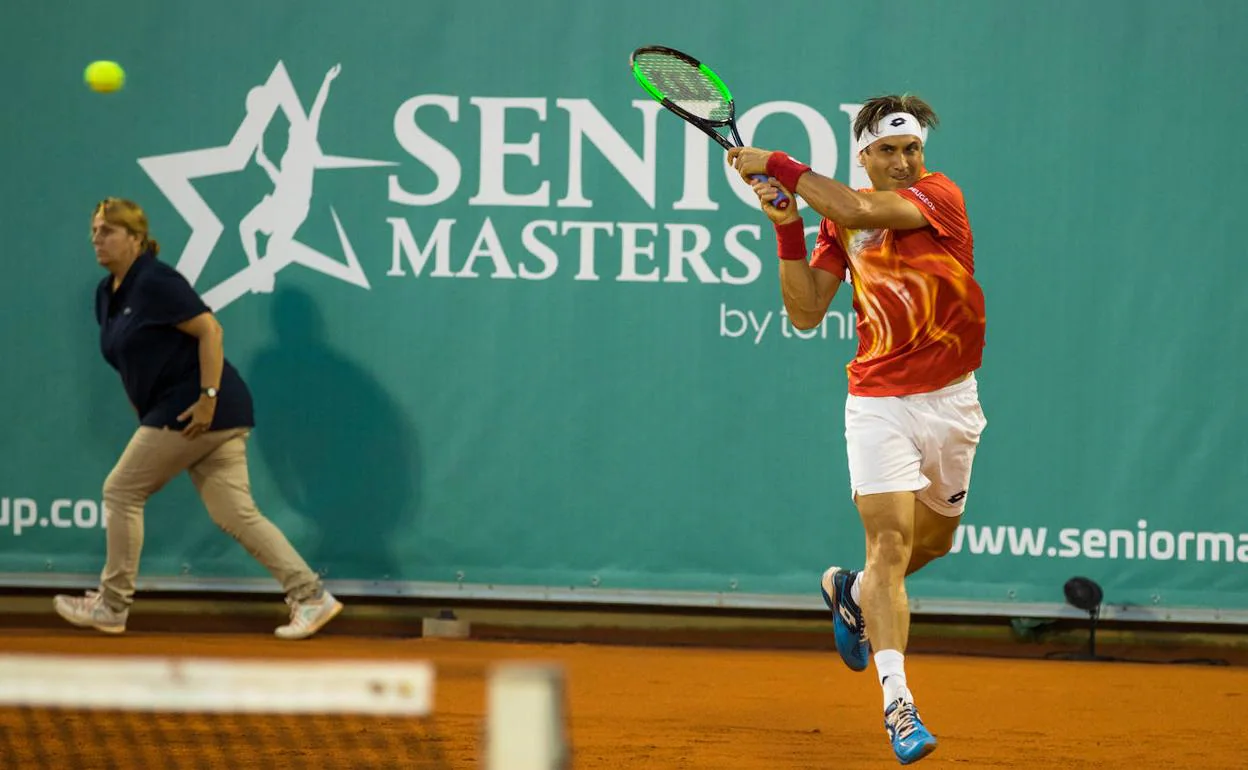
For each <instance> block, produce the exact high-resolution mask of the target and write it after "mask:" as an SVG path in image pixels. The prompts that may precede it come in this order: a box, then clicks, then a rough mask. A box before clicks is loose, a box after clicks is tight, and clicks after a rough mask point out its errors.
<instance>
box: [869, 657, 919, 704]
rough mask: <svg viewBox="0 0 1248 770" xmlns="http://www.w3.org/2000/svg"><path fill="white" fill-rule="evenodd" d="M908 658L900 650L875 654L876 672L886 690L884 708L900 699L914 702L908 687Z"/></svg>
mask: <svg viewBox="0 0 1248 770" xmlns="http://www.w3.org/2000/svg"><path fill="white" fill-rule="evenodd" d="M905 665H906V656H905V655H902V654H901V652H900V651H898V650H880V651H879V652H877V653H876V654H875V672H876V673H877V674H878V675H879V677H880V686H881V687H883V688H884V708H888V706H889V704H891V703H892V702H893V701H895V700H897V699H898V698H902V699H903V700H907V701H910V702H912V703H913V702H914V696H913V695H912V694H911V693H910V688H908V687H906V668H905Z"/></svg>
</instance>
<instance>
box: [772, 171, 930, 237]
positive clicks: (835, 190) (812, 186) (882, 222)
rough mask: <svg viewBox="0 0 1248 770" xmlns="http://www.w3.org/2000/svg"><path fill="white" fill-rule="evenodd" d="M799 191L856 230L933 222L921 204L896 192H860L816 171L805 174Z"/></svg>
mask: <svg viewBox="0 0 1248 770" xmlns="http://www.w3.org/2000/svg"><path fill="white" fill-rule="evenodd" d="M795 192H796V193H797V194H798V195H800V196H801V197H802V198H803V199H804V200H805V201H806V203H808V204H809V205H810V207H811V208H812V209H814V210H815V211H817V212H819V213H820V214H822V215H823V216H825V217H827V218H828V219H831V220H832V221H833V222H836V223H837V224H839V225H843V226H844V227H848V228H851V229H853V230H873V229H877V228H888V229H889V230H917V229H919V228H921V227H927V226H928V224H929V222H928V221H927V217H926V216H924V215H923V212H922V211H920V210H919V207H918V206H916V205H914V203H913V202H912V201H910V200H909V199H908V198H903V197H902V196H900V195H898V194H897V193H895V192H891V191H881V192H859V191H857V190H854V189H852V188H850V187H848V186H846V185H844V184H842V183H840V182H838V181H836V180H835V179H829V178H828V177H826V176H820V175H819V174H816V173H815V172H813V171H809V172H807V173H805V174H802V176H801V178H800V179H799V180H798V182H797V190H795Z"/></svg>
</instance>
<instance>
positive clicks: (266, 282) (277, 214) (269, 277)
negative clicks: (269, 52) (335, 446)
mask: <svg viewBox="0 0 1248 770" xmlns="http://www.w3.org/2000/svg"><path fill="white" fill-rule="evenodd" d="M341 70H342V67H341V65H335V66H334V67H333V68H331V69H330V70H329V71H328V72H327V73H325V79H324V81H323V82H322V83H321V89H320V91H319V92H318V93H317V96H316V100H315V102H314V103H313V105H312V109H311V110H309V111H308V112H306V113H305V112H304V109H303V105H302V104H301V103H300V101H299V95H298V94H297V93H296V92H295V87H294V84H293V83H292V82H291V79H290V76H289V75H288V74H287V72H286V67H285V65H284V64H283V63H282V62H280V61H279V62H278V63H277V65H276V66H275V67H274V68H273V72H272V74H270V75H269V79H268V80H267V81H265V82H264V83H263V84H262V85H259V86H256V87H255V88H252V89H251V91H250V92H248V94H247V98H246V110H247V114H246V117H244V118H243V122H242V124H240V125H239V127H238V130H237V131H235V132H234V136H233V138H232V139H230V141H229V144H225V145H222V146H220V147H209V148H205V149H201V150H188V151H185V152H177V153H172V154H169V155H155V156H151V157H147V158H140V159H139V166H140V167H141V168H142V169H143V171H144V172H146V173H147V175H148V177H149V178H150V179H151V180H152V182H153V183H154V184H155V185H156V187H157V189H159V190H160V191H161V193H163V194H164V196H165V198H167V199H168V200H169V203H170V204H171V205H172V206H173V207H174V208H175V209H176V210H177V212H178V214H180V215H181V216H182V218H183V219H184V220H186V223H187V224H188V225H190V228H191V235H190V238H188V239H187V242H186V247H185V248H184V249H183V250H182V254H181V256H180V257H179V258H178V262H177V265H176V267H177V269H178V271H179V272H181V273H182V274H183V275H184V276H186V279H187V280H188V281H190V282H191V285H194V284H195V283H196V282H197V281H198V280H199V276H200V273H202V272H203V269H204V265H206V264H207V262H208V259H209V257H211V256H212V253H213V250H214V249H215V248H216V246H217V242H218V241H219V240H220V239H221V234H222V232H224V230H225V228H224V226H223V225H222V224H221V220H220V219H219V218H218V217H217V215H216V214H215V213H213V211H212V209H211V208H210V207H209V206H208V204H207V203H206V202H205V201H204V199H203V197H202V196H201V195H200V194H199V193H198V192H197V191H196V190H195V187H194V185H193V184H192V182H191V180H193V179H198V178H200V177H207V176H214V175H218V174H232V173H236V172H239V171H242V170H243V169H245V168H247V166H248V164H249V163H250V162H251V161H252V159H253V158H254V159H255V161H256V164H257V165H258V166H260V167H261V168H262V169H264V171H265V172H266V173H267V174H268V176H269V179H270V180H271V181H272V182H273V192H272V193H270V194H268V195H266V196H264V198H263V200H261V201H260V202H259V203H258V204H257V205H256V206H255V207H254V208H253V209H252V210H251V211H250V212H249V213H248V214H247V215H246V216H244V217H243V219H242V221H241V222H240V223H239V226H238V232H239V237H240V240H241V241H242V249H243V252H244V253H245V254H246V256H247V266H246V267H245V268H243V269H241V270H240V271H239V272H237V273H235V274H234V275H232V276H230V277H229V278H227V279H225V280H224V281H222V282H221V283H219V284H217V285H216V286H213V287H212V288H210V289H208V290H207V291H205V292H204V293H203V297H204V302H206V303H207V304H208V306H209V307H211V308H212V309H213V310H214V311H216V310H220V309H221V308H223V307H225V306H226V305H229V304H230V303H231V302H233V301H235V300H236V299H238V298H239V297H241V296H243V295H244V294H246V293H248V292H253V293H267V292H271V291H272V290H273V283H274V280H275V276H276V275H277V273H278V272H279V271H280V270H282V269H283V268H285V267H287V266H288V265H302V266H304V267H307V268H310V269H312V270H315V271H317V272H319V273H322V274H324V275H327V276H330V277H332V278H337V279H338V280H340V281H345V282H347V283H350V284H353V285H356V286H360V287H362V288H364V289H368V288H369V283H368V277H367V276H365V275H364V271H363V269H362V268H361V267H360V262H359V259H357V258H356V255H355V250H354V249H353V248H352V247H351V241H350V239H348V238H347V233H346V230H345V229H343V226H342V222H341V221H340V220H339V218H338V212H337V211H335V210H334V208H333V206H330V209H329V213H330V216H331V217H332V218H333V220H334V227H335V229H336V230H337V232H338V241H339V244H340V245H341V248H342V258H341V259H335V258H334V257H331V256H329V255H328V254H323V253H321V252H319V251H317V250H315V249H313V248H312V247H310V246H308V245H307V244H304V243H301V242H300V241H299V240H297V239H296V237H295V235H296V233H297V232H298V230H299V227H300V226H301V225H302V224H303V222H304V221H305V220H306V219H307V217H308V214H309V211H310V208H311V202H312V182H313V177H314V176H315V172H317V171H319V170H324V169H347V168H368V167H377V166H395V165H398V164H397V163H392V162H389V161H380V160H368V159H364V158H346V157H338V156H333V155H325V154H324V153H323V152H322V151H321V147H320V144H319V143H318V141H317V130H318V128H319V126H320V120H321V112H322V110H323V109H324V107H325V100H326V99H327V97H328V95H329V87H330V84H331V83H332V82H333V80H334V79H335V78H336V77H337V76H338V73H339V72H340V71H341ZM278 110H281V112H282V114H283V115H284V116H285V117H286V120H287V122H288V123H289V126H290V129H289V131H290V133H289V138H288V141H287V145H286V150H285V152H284V153H283V154H282V158H281V161H280V163H279V164H277V165H274V163H273V162H272V161H271V160H269V158H268V157H267V156H266V155H265V154H264V146H263V142H264V134H265V129H266V128H268V126H269V123H270V122H271V121H272V120H273V117H274V116H275V115H276V114H277V112H278ZM258 233H264V234H265V235H267V236H268V242H267V244H266V246H265V253H264V254H263V255H261V254H259V253H258V252H257V248H256V246H257V234H258Z"/></svg>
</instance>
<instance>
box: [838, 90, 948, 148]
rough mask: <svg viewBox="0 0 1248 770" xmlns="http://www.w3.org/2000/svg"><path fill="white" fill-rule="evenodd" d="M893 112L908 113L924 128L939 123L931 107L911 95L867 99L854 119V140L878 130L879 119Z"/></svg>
mask: <svg viewBox="0 0 1248 770" xmlns="http://www.w3.org/2000/svg"><path fill="white" fill-rule="evenodd" d="M894 112H908V113H910V114H911V115H913V116H914V117H915V119H916V120H918V121H919V125H921V126H923V127H924V128H934V127H935V126H936V125H937V124H939V123H940V118H938V117H936V111H935V110H933V109H932V107H931V105H930V104H928V103H927V102H925V101H923V100H922V99H920V98H919V97H917V96H914V95H912V94H889V95H887V96H876V97H872V98H871V99H868V100H867V101H866V103H865V104H863V105H862V109H861V110H859V111H858V117H856V118H854V139H860V138H862V134H863V132H865V131H866V130H867V129H870V130H871V131H872V132H876V131H878V130H879V128H880V119H881V118H883V117H884V116H885V115H890V114H892V113H894Z"/></svg>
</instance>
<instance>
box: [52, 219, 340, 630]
mask: <svg viewBox="0 0 1248 770" xmlns="http://www.w3.org/2000/svg"><path fill="white" fill-rule="evenodd" d="M91 243H92V245H93V246H94V247H95V257H96V261H97V262H98V263H99V264H100V266H101V267H103V268H104V269H105V270H107V271H108V275H107V276H105V277H104V279H103V280H101V281H100V285H99V286H98V287H97V289H96V294H95V315H96V320H97V321H98V322H99V325H100V350H101V352H102V353H103V356H104V360H105V361H107V362H108V363H109V365H111V366H112V367H113V368H114V369H116V370H117V372H118V374H120V375H121V383H122V386H123V387H124V388H125V391H126V395H127V396H128V397H129V399H130V403H131V404H132V405H133V406H134V410H135V412H136V414H137V415H138V418H139V427H138V429H137V430H136V431H135V433H134V435H133V437H132V438H131V439H130V443H129V445H128V446H127V447H126V449H125V452H124V453H122V456H121V458H120V459H119V460H118V461H117V464H116V466H115V467H114V468H113V470H112V472H111V473H109V475H108V478H107V479H106V480H105V482H104V507H105V510H106V511H107V516H108V521H107V543H108V556H107V560H106V563H105V565H104V571H103V574H102V575H101V577H100V587H99V590H98V591H89V592H87V594H86V595H85V596H57V597H55V599H54V600H53V606H54V607H55V609H56V612H57V613H58V614H59V615H60V616H61V617H62V618H64V619H65V620H67V621H69V622H70V623H73V624H74V625H76V626H82V627H88V628H95V629H97V630H99V631H103V632H106V633H111V634H119V633H122V632H124V631H125V630H126V621H127V619H128V617H129V614H130V606H131V604H133V602H134V593H135V579H136V578H137V576H138V571H139V555H140V552H141V551H142V548H143V509H144V506H145V505H146V503H147V499H148V498H149V497H150V496H151V495H153V494H155V493H156V492H157V491H159V490H160V489H161V488H162V487H164V486H165V484H167V483H168V482H169V481H170V480H171V479H172V478H173V477H174V476H176V475H178V474H179V473H181V472H183V471H186V472H187V473H188V474H189V475H190V477H191V481H192V482H193V483H194V484H195V488H196V489H197V490H198V491H199V495H200V497H201V499H202V500H203V501H204V506H205V507H206V508H207V509H208V515H209V516H210V517H212V520H213V521H214V522H215V523H216V524H217V526H219V527H220V528H221V529H222V530H224V531H225V532H226V533H227V534H229V535H230V536H232V537H233V538H234V539H235V540H237V541H238V542H239V543H241V544H242V546H243V548H245V549H247V552H248V553H250V554H251V555H252V556H253V557H254V558H255V559H256V560H257V561H259V562H260V563H261V564H262V565H264V567H265V568H266V569H268V570H269V572H270V573H271V574H272V575H273V577H274V578H276V579H277V581H278V582H279V583H280V584H281V586H282V590H283V591H284V592H285V593H286V602H287V603H288V604H289V605H290V622H289V623H287V624H286V625H283V626H280V627H279V628H278V629H277V631H276V634H277V636H278V637H279V638H282V639H305V638H307V637H309V636H312V635H313V634H315V633H316V632H317V631H319V630H320V629H321V628H322V627H323V626H324V625H325V624H326V623H328V622H329V621H330V620H332V619H333V618H334V616H336V615H337V614H338V613H339V612H340V611H341V610H342V603H341V602H339V601H338V600H337V599H335V598H334V596H333V595H332V594H330V593H329V591H326V590H325V588H324V586H322V585H321V579H320V576H319V575H317V574H316V573H315V572H313V571H312V569H311V568H310V567H309V566H308V565H307V563H306V562H305V561H304V560H303V558H302V557H300V556H299V554H298V553H296V551H295V549H294V548H293V547H292V546H291V544H290V542H289V541H287V540H286V537H285V536H284V535H283V534H282V533H281V531H280V530H278V528H277V527H276V526H274V525H273V523H272V522H270V521H269V520H268V519H267V518H265V516H264V515H263V514H261V513H260V511H259V510H258V509H257V508H256V504H255V501H254V500H252V497H251V484H250V480H249V477H248V472H247V444H246V442H247V438H248V435H249V434H250V431H251V429H252V427H253V426H254V424H255V421H254V420H253V416H252V401H251V394H250V393H249V392H248V390H247V386H246V384H245V383H244V382H243V379H242V377H240V376H239V374H238V371H237V370H236V369H235V368H234V367H233V366H232V365H231V364H230V362H229V361H228V360H226V358H225V352H224V348H223V345H222V332H221V325H220V324H219V323H218V322H217V319H216V317H215V316H214V315H213V314H212V312H211V311H210V310H209V308H208V306H207V305H205V304H204V301H203V300H202V299H201V298H200V297H199V295H198V294H196V293H195V290H194V289H193V288H191V285H190V284H189V283H188V282H187V280H186V278H184V277H183V276H182V274H181V273H179V272H178V271H177V270H175V269H174V268H173V267H171V266H169V265H166V264H165V263H163V262H161V261H159V260H158V259H157V258H156V257H157V254H159V252H160V247H159V245H158V244H157V243H156V241H155V240H153V239H152V237H151V234H150V232H149V231H148V223H147V216H146V215H145V214H144V213H143V210H142V209H141V208H140V207H139V206H138V205H137V204H135V203H134V202H132V201H128V200H123V199H118V198H108V199H105V200H104V201H101V202H100V203H99V205H97V206H96V208H95V212H94V214H93V216H92V220H91Z"/></svg>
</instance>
